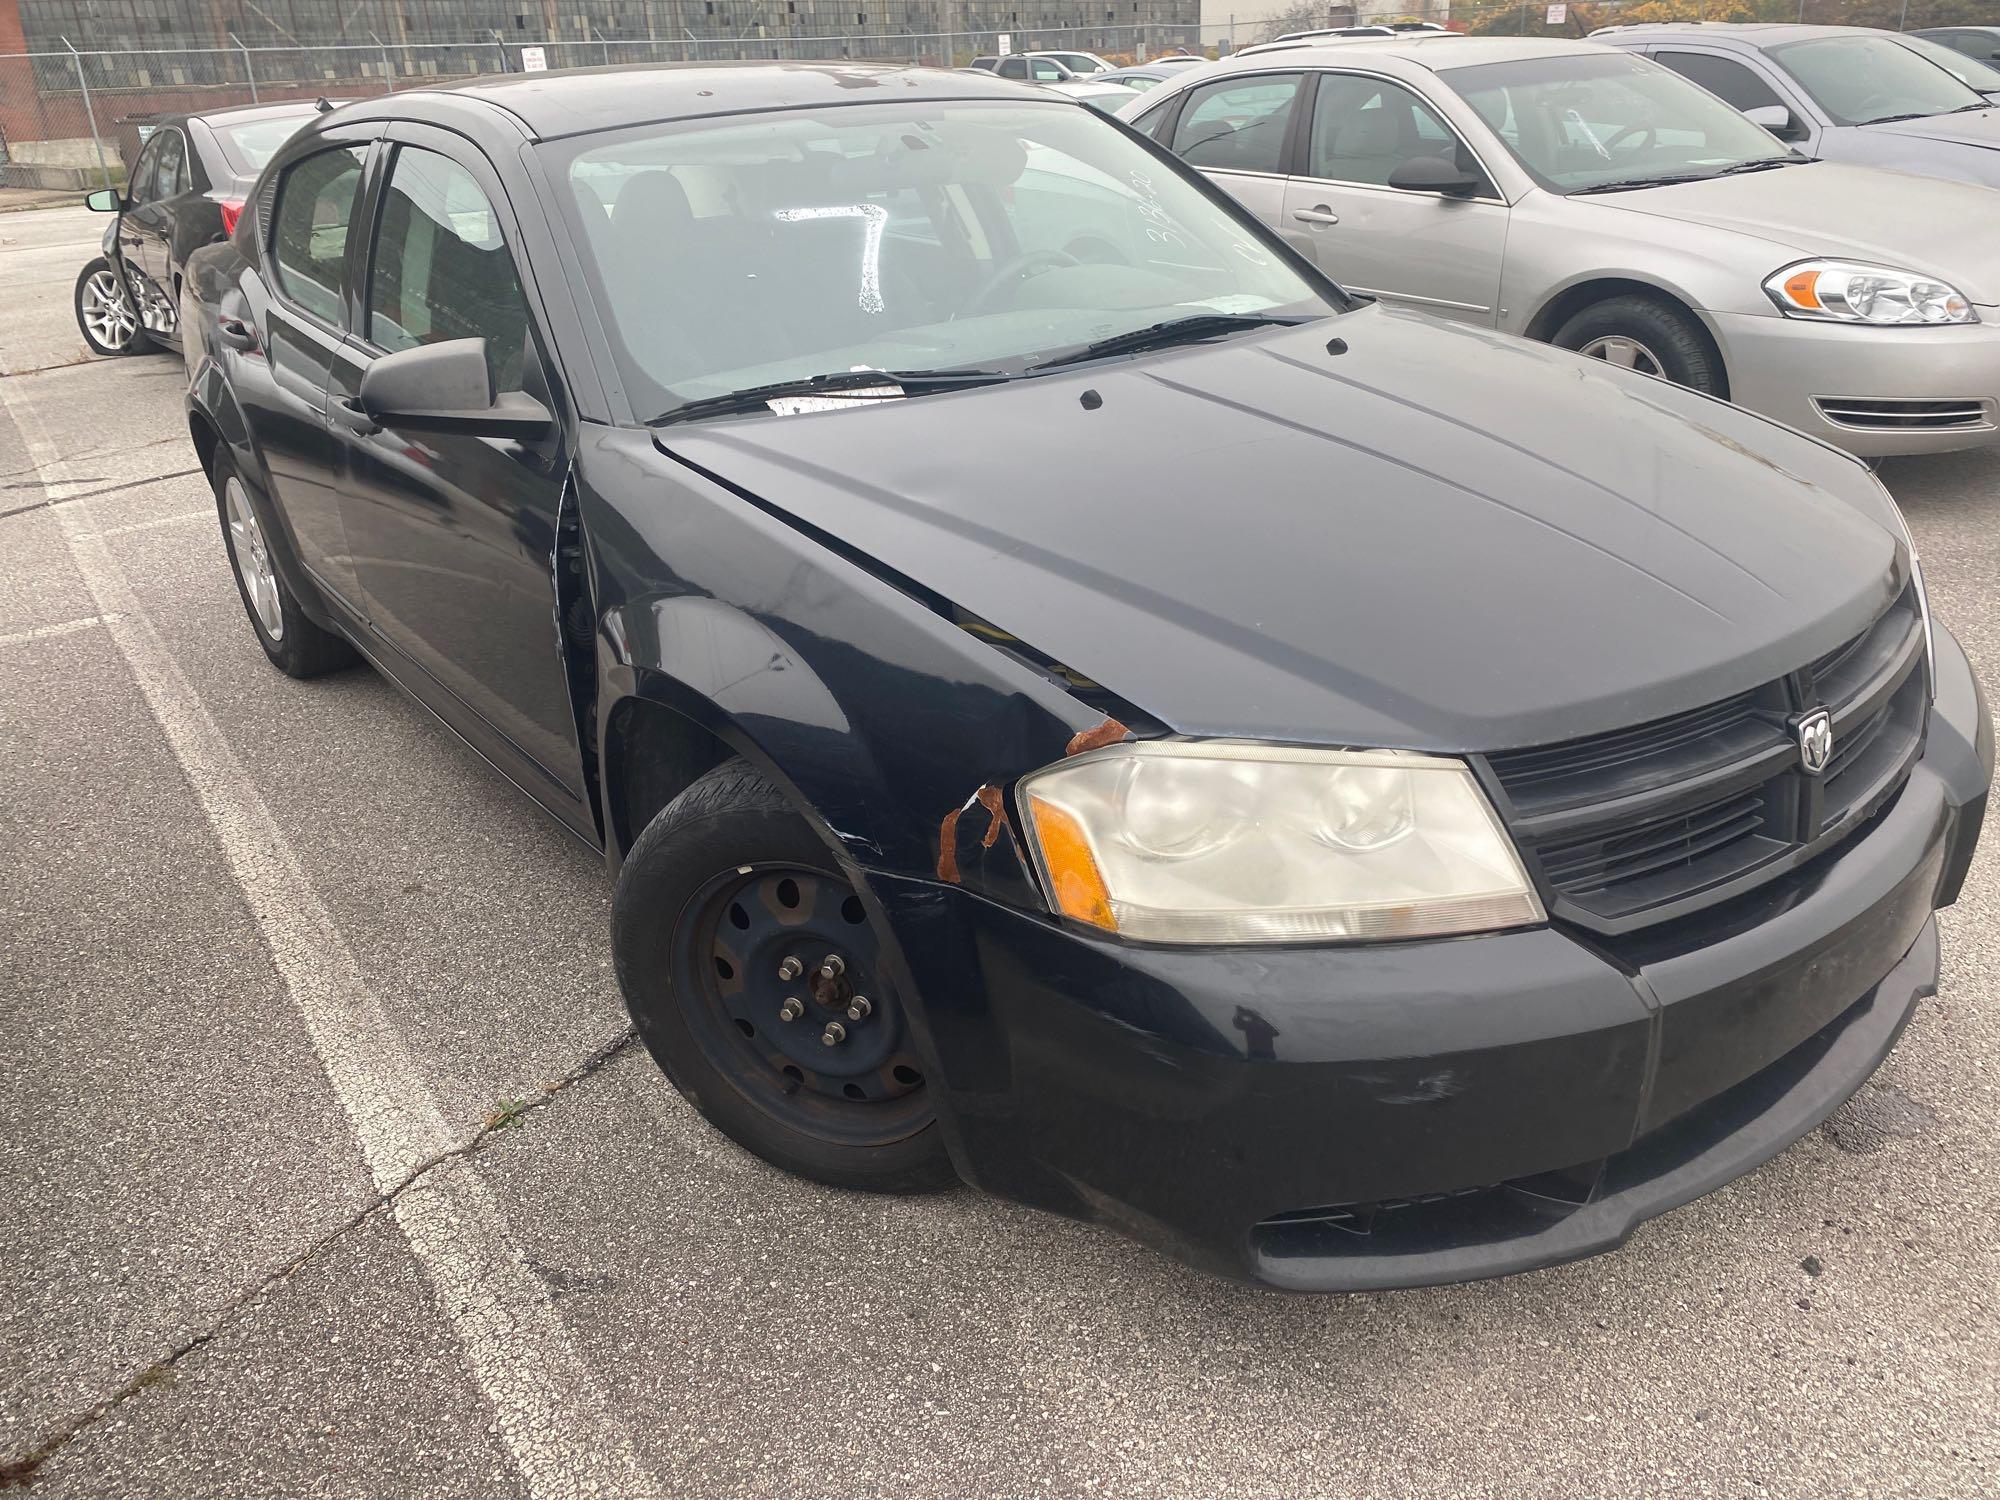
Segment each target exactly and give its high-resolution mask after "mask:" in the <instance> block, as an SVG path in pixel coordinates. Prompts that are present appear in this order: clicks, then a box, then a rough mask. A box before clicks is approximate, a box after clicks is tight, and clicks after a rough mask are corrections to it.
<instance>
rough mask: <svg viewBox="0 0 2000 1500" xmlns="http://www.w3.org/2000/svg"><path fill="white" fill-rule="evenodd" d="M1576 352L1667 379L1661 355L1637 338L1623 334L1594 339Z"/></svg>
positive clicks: (1660, 378)
mask: <svg viewBox="0 0 2000 1500" xmlns="http://www.w3.org/2000/svg"><path fill="white" fill-rule="evenodd" d="M1576 352H1577V353H1578V354H1581V355H1582V356H1583V357H1584V358H1585V359H1601V360H1603V361H1604V362H1605V363H1606V364H1607V365H1617V366H1618V367H1619V368H1620V369H1625V370H1637V371H1638V372H1639V373H1640V374H1641V375H1651V376H1653V377H1654V378H1656V379H1659V380H1664V379H1666V375H1667V371H1666V367H1665V366H1664V365H1662V364H1661V363H1660V356H1659V355H1657V354H1655V353H1654V352H1653V351H1652V350H1651V349H1648V348H1647V347H1646V346H1645V345H1644V344H1642V343H1640V342H1639V341H1638V340H1637V339H1631V338H1626V337H1625V336H1624V335H1623V334H1610V335H1607V336H1606V337H1604V338H1601V339H1592V340H1591V341H1590V342H1589V343H1587V344H1585V345H1584V346H1583V347H1582V348H1581V349H1579V350H1577V351H1576Z"/></svg>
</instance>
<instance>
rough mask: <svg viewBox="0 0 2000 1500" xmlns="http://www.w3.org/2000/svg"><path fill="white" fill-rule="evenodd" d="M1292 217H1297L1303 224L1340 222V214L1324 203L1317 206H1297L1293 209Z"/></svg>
mask: <svg viewBox="0 0 2000 1500" xmlns="http://www.w3.org/2000/svg"><path fill="white" fill-rule="evenodd" d="M1292 217H1293V218H1295V219H1297V220H1298V221H1299V222H1300V223H1301V224H1338V223H1339V222H1340V215H1339V214H1337V213H1335V212H1333V210H1332V209H1330V208H1328V207H1327V206H1326V205H1325V204H1324V203H1322V204H1320V205H1319V206H1318V207H1316V208H1295V209H1293V210H1292Z"/></svg>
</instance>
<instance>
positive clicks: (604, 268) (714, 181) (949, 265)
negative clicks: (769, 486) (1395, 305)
mask: <svg viewBox="0 0 2000 1500" xmlns="http://www.w3.org/2000/svg"><path fill="white" fill-rule="evenodd" d="M544 150H545V151H546V152H548V153H550V154H551V155H554V156H555V162H554V168H555V169H554V171H553V172H552V175H553V176H555V177H556V178H557V180H563V179H565V178H566V179H567V181H568V183H569V190H570V197H571V198H572V200H573V202H574V205H575V210H576V213H577V222H578V224H579V226H580V228H581V231H582V232H581V235H580V236H579V238H580V240H581V242H582V244H583V246H584V248H585V252H586V255H585V259H586V261H587V264H586V265H585V266H584V267H583V268H582V269H583V271H584V273H585V277H586V279H587V281H588V282H589V283H590V285H591V289H592V293H593V295H594V296H595V297H596V299H597V301H598V304H599V306H600V308H601V309H602V312H603V314H604V316H603V323H604V326H605V327H606V329H607V331H608V335H609V341H610V344H611V346H612V353H613V356H614V358H615V360H616V361H617V364H618V365H619V368H620V373H621V376H622V378H623V380H624V383H625V385H626V387H627V392H628V396H629V398H630V400H631V403H632V406H633V409H634V414H635V415H637V416H640V417H642V418H646V417H650V416H651V415H652V414H654V413H659V414H662V415H665V414H668V413H670V412H672V411H673V410H674V409H675V408H676V407H679V406H683V405H686V404H688V403H691V402H694V401H700V400H708V399H713V398H716V397H720V396H723V395H726V394H729V393H732V392H737V391H742V390H746V389H750V388H754V387H761V386H765V385H769V384H773V383H778V382H784V381H794V380H805V379H810V378H812V377H815V376H819V375H825V374H847V373H849V372H852V371H855V370H885V371H896V372H916V371H964V370H981V371H998V372H1001V373H1003V374H1020V373H1023V372H1025V371H1026V370H1027V369H1028V368H1029V367H1030V366H1032V365H1036V364H1040V363H1043V362H1045V361H1047V360H1050V359H1054V358H1058V357H1060V356H1062V355H1064V354H1067V353H1073V352H1075V351H1077V350H1078V349H1080V348H1082V347H1084V346H1086V345H1091V344H1095V343H1097V342H1098V341H1100V340H1103V339H1106V338H1111V337H1115V336H1118V335H1121V334H1128V333H1133V332H1135V331H1137V330H1140V329H1145V328H1150V327H1152V326H1153V325H1155V324H1158V323H1162V322H1169V321H1174V320H1179V319H1203V320H1205V321H1204V323H1203V324H1201V325H1196V324H1194V323H1190V324H1189V327H1190V328H1194V327H1196V326H1202V327H1207V326H1209V325H1215V324H1218V323H1222V322H1227V321H1228V317H1227V316H1225V318H1223V319H1218V318H1217V317H1216V316H1215V315H1217V314H1222V315H1230V316H1234V317H1236V318H1240V319H1243V320H1245V326H1251V323H1252V322H1253V321H1254V320H1255V319H1256V318H1258V317H1264V318H1266V319H1267V320H1269V319H1273V318H1285V319H1290V318H1294V317H1298V318H1307V317H1316V316H1320V315H1323V314H1327V313H1331V312H1334V311H1337V310H1339V309H1338V307H1337V305H1336V303H1335V301H1333V300H1331V299H1333V298H1335V297H1337V295H1338V294H1337V293H1333V292H1323V291H1322V290H1321V285H1323V284H1318V283H1315V282H1312V281H1309V280H1308V279H1307V277H1306V275H1305V274H1302V273H1301V272H1300V271H1299V270H1296V269H1294V267H1293V265H1292V264H1291V263H1289V262H1288V260H1287V259H1285V258H1284V257H1283V256H1282V255H1281V254H1280V253H1278V252H1277V251H1275V250H1274V249H1273V248H1272V246H1271V244H1270V242H1269V241H1268V240H1267V239H1265V238H1264V236H1263V234H1262V233H1261V232H1260V231H1258V230H1256V229H1255V228H1253V227H1250V226H1248V225H1247V224H1246V223H1245V222H1244V221H1243V220H1240V219H1238V218H1236V217H1235V216H1233V215H1232V214H1231V213H1229V212H1227V211H1225V210H1224V209H1223V208H1221V207H1220V206H1218V204H1217V203H1216V202H1215V201H1213V200H1211V199H1210V198H1209V197H1208V196H1207V194H1206V193H1205V192H1204V191H1203V190H1202V189H1201V188H1200V187H1198V186H1196V184H1195V183H1194V182H1193V181H1191V180H1190V179H1189V178H1188V177H1187V176H1186V175H1184V174H1183V172H1182V171H1181V170H1179V169H1177V168H1175V167H1173V166H1171V165H1166V164H1162V163H1161V162H1160V161H1159V160H1158V159H1157V158H1155V157H1154V156H1153V155H1151V154H1150V153H1149V152H1147V151H1146V150H1145V149H1144V148H1143V147H1142V146H1140V145H1139V144H1138V143H1137V142H1136V141H1134V140H1133V139H1132V138H1131V137H1130V136H1128V135H1127V134H1126V133H1125V132H1124V131H1122V130H1120V129H1118V128H1117V127H1115V126H1113V125H1111V124H1109V123H1108V122H1106V121H1105V120H1104V119H1103V117H1101V116H1099V115H1097V114H1095V113H1093V112H1091V111H1089V110H1084V109H1078V108H1076V107H1075V106H1074V105H1073V104H1071V103H1069V102H1067V101H1062V102H1058V101H1055V100H1051V101H1050V102H1048V103H1033V102H1020V103H1017V102H1014V101H1006V102H998V103H985V102H969V101H967V102H939V103H929V104H925V103H916V104H897V105H893V106H890V105H874V104H866V105H847V106H844V107H840V108H833V109H820V110H798V111H786V112H783V113H772V114H764V115H758V116H753V117H748V118H745V117H736V118H730V119H725V120H719V121H699V122H694V123H691V124H678V125H649V126H643V127H640V128H637V129H634V130H628V131H621V132H618V133H617V134H615V135H611V136H607V135H601V134H600V135H594V136H585V137H582V138H580V139H576V140H571V141H565V142H561V143H558V144H552V145H551V146H548V147H545V148H544Z"/></svg>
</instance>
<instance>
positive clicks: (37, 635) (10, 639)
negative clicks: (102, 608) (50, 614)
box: [0, 615, 108, 646]
mask: <svg viewBox="0 0 2000 1500" xmlns="http://www.w3.org/2000/svg"><path fill="white" fill-rule="evenodd" d="M106 623H108V622H107V621H106V620H105V618H104V616H103V615H85V616H84V617H83V618H82V619H81V620H64V621H63V622H62V623H61V624H60V625H36V626H34V627H32V628H30V629H28V630H15V631H10V632H9V633H8V634H6V635H0V646H18V645H20V644H21V643H22V642H23V641H45V640H47V639H49V637H50V636H56V635H75V634H76V632H77V631H79V630H93V629H95V628H96V627H97V626H99V625H103V624H106Z"/></svg>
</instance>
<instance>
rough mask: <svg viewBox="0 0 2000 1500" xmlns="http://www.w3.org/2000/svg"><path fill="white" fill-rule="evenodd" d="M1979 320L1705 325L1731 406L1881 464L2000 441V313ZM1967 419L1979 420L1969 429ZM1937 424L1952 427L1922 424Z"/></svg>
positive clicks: (1721, 320) (1736, 316) (1739, 316)
mask: <svg viewBox="0 0 2000 1500" xmlns="http://www.w3.org/2000/svg"><path fill="white" fill-rule="evenodd" d="M1978 311H1979V315H1980V316H1981V317H1982V318H1984V319H1987V320H1988V321H1985V322H1981V323H1973V324H1968V325H1967V326H1965V327H1962V328H1961V327H1952V328H1859V327H1850V326H1847V325H1844V324H1831V323H1814V322H1808V321H1807V320H1805V319H1802V318H1787V317H1782V316H1780V315H1778V314H1776V313H1773V314H1771V315H1769V316H1763V315H1755V314H1745V313H1704V314H1703V315H1702V316H1703V318H1704V320H1705V321H1706V322H1707V324H1708V328H1709V332H1711V333H1712V334H1714V336H1715V341H1716V343H1717V345H1718V346H1719V347H1720V348H1721V350H1722V363H1723V368H1724V369H1725V370H1726V371H1727V372H1728V375H1729V399H1730V400H1731V401H1733V402H1735V403H1736V404H1737V405H1738V406H1742V407H1747V408H1748V409H1749V410H1751V411H1754V412H1757V413H1759V414H1760V415H1762V416H1767V417H1771V418H1773V419H1774V420H1776V421H1779V422H1783V423H1785V424H1786V425H1787V426H1790V427H1796V428H1797V429H1799V431H1801V432H1806V433H1810V434H1811V435H1812V436H1814V437H1816V438H1821V439H1824V440H1825V441H1826V442H1829V443H1832V444H1834V445H1835V446H1836V447H1840V448H1845V449H1846V450H1847V451H1848V452H1850V453H1855V454H1859V455H1860V456H1862V457H1864V458H1881V457H1888V456H1892V455H1896V454H1907V453H1947V452H1952V451H1954V450H1957V449H1960V448H1977V447H1982V446H1984V445H1986V444H1988V443H1993V442H2000V321H1995V320H1996V319H2000V310H1996V309H1994V308H1990V307H1982V308H1980V309H1979V310H1978ZM1904 403H1918V404H1917V405H1905V404H1904ZM1947 403H1949V404H1950V409H1949V410H1947V409H1945V405H1946V404H1947ZM1967 412H1970V413H1973V414H1976V420H1971V421H1968V420H1965V414H1966V413H1967ZM1829 413H1846V415H1845V416H1843V417H1841V418H1840V419H1839V420H1836V419H1835V418H1834V416H1832V415H1829ZM1933 422H1948V425H1941V426H1927V425H1922V424H1927V423H1933Z"/></svg>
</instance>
